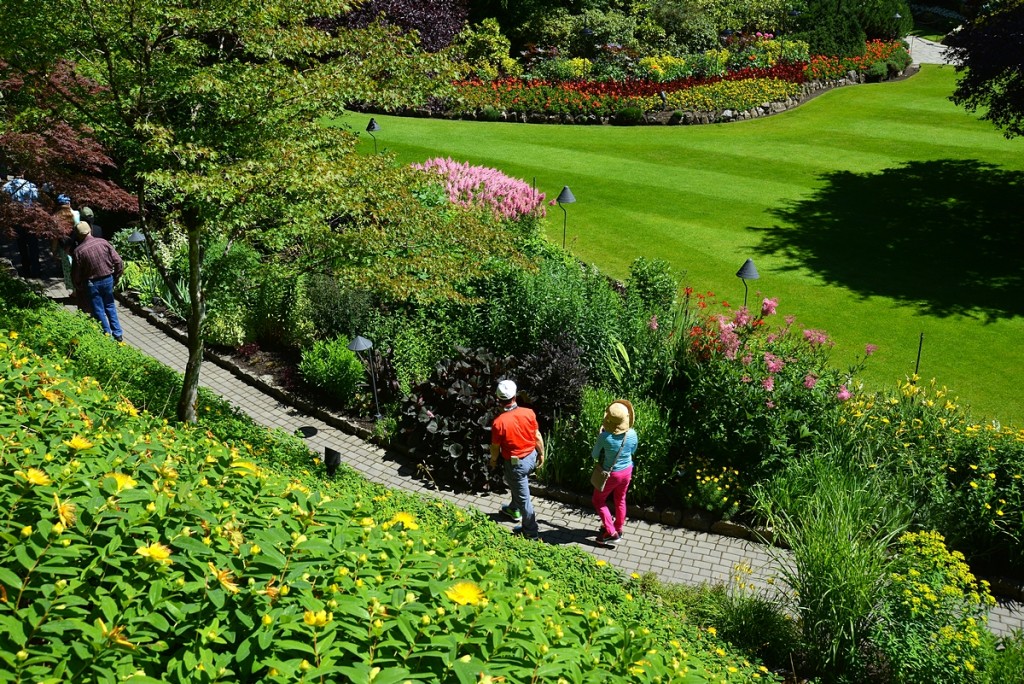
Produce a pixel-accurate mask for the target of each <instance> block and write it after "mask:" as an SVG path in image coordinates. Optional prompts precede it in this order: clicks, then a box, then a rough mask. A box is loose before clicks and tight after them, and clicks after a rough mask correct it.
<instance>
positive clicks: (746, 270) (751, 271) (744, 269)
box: [736, 259, 761, 308]
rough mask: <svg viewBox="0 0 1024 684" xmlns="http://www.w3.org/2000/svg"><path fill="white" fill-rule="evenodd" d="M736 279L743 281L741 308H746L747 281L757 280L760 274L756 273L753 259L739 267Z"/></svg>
mask: <svg viewBox="0 0 1024 684" xmlns="http://www.w3.org/2000/svg"><path fill="white" fill-rule="evenodd" d="M736 277H737V278H739V279H740V280H742V281H743V307H744V308H746V306H747V281H748V280H757V279H758V278H760V277H761V274H760V273H758V272H757V267H756V266H754V260H753V259H747V260H746V261H744V262H743V265H742V266H740V270H738V271H736Z"/></svg>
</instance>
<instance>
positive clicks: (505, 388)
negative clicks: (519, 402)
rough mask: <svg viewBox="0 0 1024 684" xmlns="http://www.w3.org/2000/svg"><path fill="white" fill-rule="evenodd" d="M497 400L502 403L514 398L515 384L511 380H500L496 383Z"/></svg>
mask: <svg viewBox="0 0 1024 684" xmlns="http://www.w3.org/2000/svg"><path fill="white" fill-rule="evenodd" d="M498 398H499V399H501V400H502V401H508V400H509V399H515V398H516V383H514V382H512V381H511V380H502V381H501V382H499V383H498Z"/></svg>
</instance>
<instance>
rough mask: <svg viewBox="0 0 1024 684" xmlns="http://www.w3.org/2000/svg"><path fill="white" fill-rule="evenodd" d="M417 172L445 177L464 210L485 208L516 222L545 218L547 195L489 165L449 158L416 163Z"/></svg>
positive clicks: (452, 196) (450, 192) (450, 194)
mask: <svg viewBox="0 0 1024 684" xmlns="http://www.w3.org/2000/svg"><path fill="white" fill-rule="evenodd" d="M412 167H413V168H414V169H419V170H421V171H428V172H431V173H436V174H438V175H440V176H442V177H443V178H444V186H445V190H446V191H447V192H448V199H450V200H451V202H452V204H455V205H458V206H461V207H471V206H483V207H488V208H490V209H491V210H492V211H493V212H494V214H495V216H497V217H499V218H503V219H508V220H510V221H517V220H519V219H521V218H524V217H526V216H545V215H546V210H545V209H544V193H542V192H537V191H536V190H534V189H533V188H531V187H530V186H529V185H528V184H527V183H526V182H525V181H522V180H519V179H518V178H510V177H509V176H506V175H505V174H503V173H502V172H500V171H498V170H496V169H491V168H487V167H486V166H472V165H471V164H469V163H468V162H457V161H454V160H452V159H451V158H450V157H449V158H447V159H441V158H439V157H438V158H435V159H428V160H427V161H425V162H423V163H422V164H413V165H412Z"/></svg>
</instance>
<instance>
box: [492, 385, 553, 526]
mask: <svg viewBox="0 0 1024 684" xmlns="http://www.w3.org/2000/svg"><path fill="white" fill-rule="evenodd" d="M516 392H517V388H516V383H514V382H512V381H511V380H502V381H501V382H499V383H498V393H497V394H498V401H499V402H501V413H499V414H498V417H497V418H495V419H494V423H492V424H491V468H496V467H497V466H498V458H499V457H500V458H502V459H503V460H504V467H505V482H506V483H507V484H508V486H509V489H510V490H512V505H511V506H502V511H503V512H505V513H506V514H508V515H512V514H513V512H518V513H519V514H520V516H521V520H522V523H521V524H520V525H518V526H516V527H514V528H513V529H512V534H519V535H522V536H524V537H526V538H527V539H540V534H539V531H538V529H537V516H536V514H535V513H534V511H533V503H532V502H531V501H530V479H529V478H530V473H532V472H533V471H534V470H536V469H537V468H539V467H540V466H541V465H542V464H543V463H544V438H543V437H541V434H540V428H539V427H538V426H537V415H536V414H535V413H534V412H533V410H532V409H528V408H526V407H525V406H519V405H518V404H517V403H516ZM506 509H507V510H506Z"/></svg>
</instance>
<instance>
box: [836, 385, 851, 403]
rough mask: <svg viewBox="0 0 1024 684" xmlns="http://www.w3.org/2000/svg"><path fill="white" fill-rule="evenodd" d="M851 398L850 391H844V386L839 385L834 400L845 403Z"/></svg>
mask: <svg viewBox="0 0 1024 684" xmlns="http://www.w3.org/2000/svg"><path fill="white" fill-rule="evenodd" d="M852 396H853V394H851V393H850V390H848V389H846V385H840V386H839V391H838V392H836V399H838V400H839V401H846V400H847V399H849V398H850V397H852Z"/></svg>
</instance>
